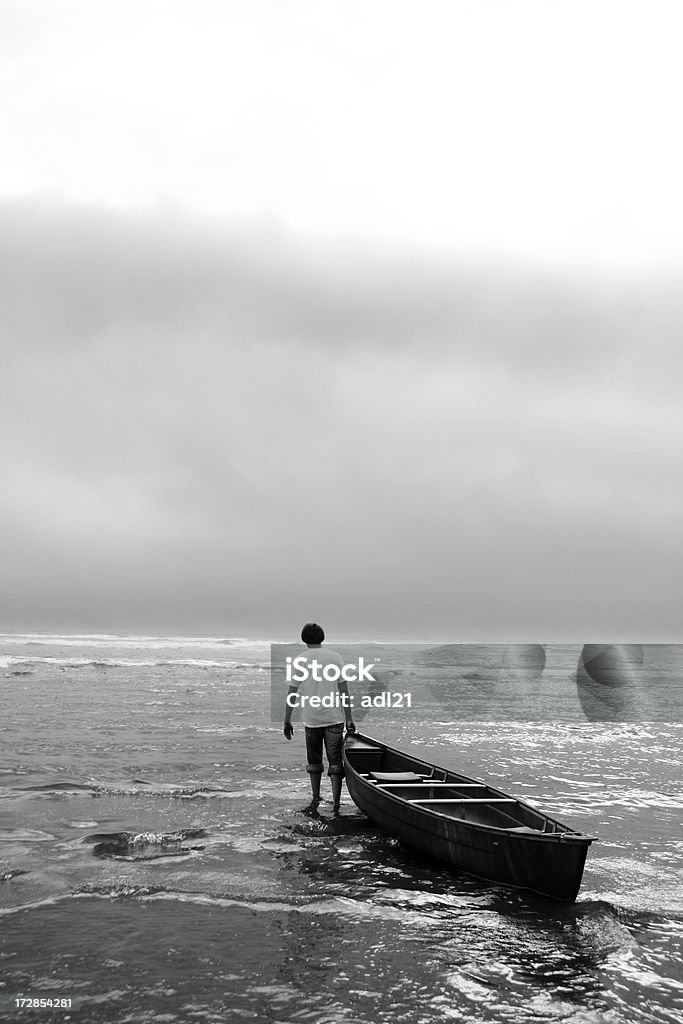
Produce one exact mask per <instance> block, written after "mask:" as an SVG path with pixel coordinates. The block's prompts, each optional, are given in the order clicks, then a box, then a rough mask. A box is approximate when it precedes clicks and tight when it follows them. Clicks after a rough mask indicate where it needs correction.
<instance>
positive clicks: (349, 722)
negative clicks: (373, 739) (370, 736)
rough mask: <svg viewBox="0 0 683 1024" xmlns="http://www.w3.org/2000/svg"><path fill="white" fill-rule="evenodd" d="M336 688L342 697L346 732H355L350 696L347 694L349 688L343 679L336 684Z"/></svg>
mask: <svg viewBox="0 0 683 1024" xmlns="http://www.w3.org/2000/svg"><path fill="white" fill-rule="evenodd" d="M337 688H338V690H339V692H340V693H341V695H342V705H343V707H344V716H345V718H346V731H347V732H355V731H356V727H355V725H354V724H353V708H352V707H351V695H350V694H349V687H348V684H347V682H346V680H345V679H340V680H339V682H338V683H337Z"/></svg>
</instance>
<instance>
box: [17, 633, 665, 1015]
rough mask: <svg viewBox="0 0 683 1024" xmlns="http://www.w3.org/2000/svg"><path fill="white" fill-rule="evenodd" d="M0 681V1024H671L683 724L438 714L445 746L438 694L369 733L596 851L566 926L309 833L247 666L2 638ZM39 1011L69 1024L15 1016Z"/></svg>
mask: <svg viewBox="0 0 683 1024" xmlns="http://www.w3.org/2000/svg"><path fill="white" fill-rule="evenodd" d="M553 657H556V658H557V659H559V660H556V661H555V662H554V664H555V665H556V666H558V665H560V666H561V668H559V669H557V668H556V670H557V671H558V672H560V673H561V672H565V669H566V667H567V666H568V665H570V664H572V663H573V664H575V662H576V650H571V651H569V650H567V651H565V652H564V653H563V652H559V654H556V655H553ZM0 658H1V660H0V685H1V686H2V707H3V714H2V717H1V718H0V1020H2V1021H29V1020H31V1021H32V1020H40V1021H45V1022H47V1021H63V1020H67V1019H68V1020H72V1021H83V1022H86V1021H88V1022H89V1021H92V1022H109V1021H112V1022H113V1021H116V1022H131V1024H132V1022H139V1021H150V1022H152V1021H158V1022H162V1021H164V1022H172V1021H178V1022H186V1021H207V1022H219V1021H268V1022H273V1024H278V1022H281V1024H285V1022H287V1024H290V1022H291V1024H295V1022H306V1021H311V1022H323V1024H325V1022H348V1024H356V1022H357V1024H374V1022H378V1021H387V1022H389V1021H391V1022H395V1021H405V1022H407V1024H413V1022H416V1024H421V1022H424V1024H428V1022H432V1021H482V1020H483V1021H496V1022H497V1021H501V1022H502V1021H510V1022H512V1021H514V1022H523V1021H574V1022H577V1024H579V1022H581V1024H583V1022H589V1021H605V1022H610V1024H612V1022H622V1021H623V1022H632V1021H643V1022H646V1021H667V1022H676V1021H678V1022H681V1021H683V966H682V965H683V828H682V827H681V822H682V818H683V778H682V774H683V773H682V772H681V762H682V761H683V756H682V755H683V750H682V747H683V743H682V741H683V726H681V725H680V724H678V723H672V724H668V723H667V722H664V721H652V722H648V721H629V722H625V723H622V722H619V721H609V722H600V721H588V720H584V721H582V720H580V719H577V720H575V721H557V722H515V721H510V720H508V721H502V722H500V721H499V722H497V723H495V724H486V723H481V722H473V721H465V720H463V719H462V717H461V716H459V715H458V707H457V701H453V700H452V699H450V698H449V700H445V701H443V705H442V706H443V712H444V713H443V716H442V718H441V719H440V720H437V718H438V716H437V715H435V713H434V712H435V707H436V709H437V710H438V707H439V704H438V701H439V699H440V697H439V686H442V685H443V672H442V673H441V675H440V676H439V679H440V680H441V681H440V682H438V683H433V684H432V689H431V691H430V690H429V686H428V683H425V687H426V689H425V693H427V692H429V693H430V695H431V696H430V705H429V714H424V715H422V714H421V712H420V708H419V706H418V707H414V708H412V709H411V710H410V713H407V714H406V713H403V714H402V715H400V716H398V717H397V718H396V719H395V720H393V721H390V720H389V719H388V718H387V717H386V716H385V717H383V716H382V713H381V712H380V711H378V712H372V713H370V714H368V715H367V717H366V719H365V720H364V721H363V723H362V725H363V729H364V731H365V732H367V733H369V734H370V735H377V736H378V737H380V738H383V739H386V740H387V741H389V742H391V743H393V744H394V745H396V746H402V747H405V748H406V749H411V750H415V751H416V752H419V753H420V755H421V756H424V757H426V758H427V759H431V760H434V761H436V762H438V763H441V764H444V765H446V766H451V767H453V768H455V769H457V770H460V771H462V772H464V773H466V774H468V775H472V776H475V777H482V778H486V779H488V780H490V781H491V782H493V784H494V785H497V786H498V787H499V788H502V789H504V790H507V791H509V792H511V793H513V794H515V795H519V796H521V797H523V798H525V799H527V800H528V801H529V802H531V803H533V804H535V805H537V806H539V807H540V808H541V809H543V810H545V811H547V812H548V813H550V814H552V815H553V816H555V817H557V818H559V819H560V820H561V821H563V822H566V823H567V824H569V825H572V826H574V827H576V828H579V829H581V830H584V831H586V832H589V833H590V834H592V835H597V836H598V837H599V840H600V841H599V842H597V843H595V844H594V845H593V846H592V847H591V850H590V852H589V856H588V861H587V864H586V870H585V873H584V881H583V886H582V889H581V892H580V894H579V899H578V901H577V903H576V904H575V905H572V906H565V905H560V904H554V903H551V902H549V901H545V900H542V899H539V898H537V897H533V896H530V895H525V894H522V893H515V892H511V891H507V890H505V889H502V888H500V887H496V886H493V885H490V884H487V883H483V882H479V881H476V880H474V879H471V878H467V877H465V876H457V875H453V874H451V873H449V872H448V871H446V870H445V869H444V868H443V867H442V866H440V865H439V864H437V863H434V862H430V861H427V860H426V859H425V858H422V857H420V856H418V855H416V854H414V853H411V852H410V851H408V850H406V849H405V848H403V847H402V846H401V845H400V844H399V843H398V842H396V841H395V840H394V839H393V838H392V837H390V836H387V835H385V834H383V833H381V832H379V831H378V830H377V829H376V828H375V826H373V825H372V823H370V822H369V821H367V819H365V818H364V816H363V815H362V814H361V813H360V812H359V811H358V810H357V809H356V808H355V807H354V805H353V804H352V803H351V801H350V799H349V797H348V794H347V793H346V792H345V793H344V797H343V803H342V814H341V815H340V817H339V818H336V819H335V818H333V817H332V816H331V814H330V805H329V803H327V804H325V803H324V804H323V805H321V813H320V816H319V817H317V818H310V817H307V816H306V815H304V814H303V813H302V812H301V808H302V807H303V806H304V805H305V804H306V802H307V799H308V795H309V791H308V780H307V776H306V773H305V771H304V763H305V757H304V742H303V735H302V729H301V728H299V727H295V729H296V731H295V736H294V739H293V741H292V742H291V743H287V742H286V741H285V740H284V738H283V736H282V731H281V726H280V725H279V724H278V723H276V722H273V721H271V709H270V673H269V648H268V646H267V644H265V643H257V642H248V641H239V640H230V639H229V638H214V639H206V638H204V639H201V640H199V639H196V638H191V637H185V638H154V637H147V638H139V637H138V638H136V637H47V636H43V637H40V636H36V635H32V636H12V637H10V636H5V637H2V638H0ZM563 659H564V660H563ZM657 664H658V665H659V667H658V669H657V672H656V673H655V671H654V669H653V670H652V671H653V678H654V675H657V673H659V674H658V675H657V678H660V677H661V664H660V663H657ZM647 665H648V662H647V660H646V661H645V663H644V671H645V674H646V677H647V671H648V669H647ZM441 669H443V665H441ZM459 671H462V674H463V675H465V674H466V673H465V671H464V670H462V666H460V668H459ZM471 671H472V672H475V671H476V673H478V675H477V678H478V679H480V680H483V681H484V682H487V681H488V682H489V683H490V684H491V685H492V684H493V682H495V681H496V680H498V682H500V674H499V667H498V668H496V670H495V671H496V672H497V673H498V675H496V677H495V679H493V676H491V678H489V677H488V676H487V668H486V664H485V661H484V660H483V659H482V658H481V657H480V658H479V660H478V663H477V666H476V668H473V669H472V670H471ZM491 671H492V672H493V669H492V670H491ZM675 671H676V669H675V666H674V668H673V669H671V668H670V670H669V674H668V675H667V680H668V682H667V685H669V684H670V681H671V678H673V677H675ZM672 673H673V675H672ZM565 676H567V678H570V677H569V676H568V675H567V673H566V672H565ZM429 678H430V676H429V671H428V667H427V668H426V669H425V673H424V676H423V681H424V680H428V679H429ZM435 688H436V689H435ZM435 701H436V705H435V703H434V702H435ZM323 786H324V787H327V780H324V782H323ZM325 792H326V793H327V792H329V790H328V789H326V791H325ZM41 996H42V997H44V998H52V999H55V998H58V999H63V1000H67V999H70V1000H71V1007H70V1008H52V1009H50V1008H49V1007H44V1008H41V1009H30V1008H27V1007H24V1008H18V1007H17V1006H16V1003H15V1000H16V999H22V998H30V997H41Z"/></svg>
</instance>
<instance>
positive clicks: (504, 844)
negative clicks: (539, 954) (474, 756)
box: [343, 733, 593, 902]
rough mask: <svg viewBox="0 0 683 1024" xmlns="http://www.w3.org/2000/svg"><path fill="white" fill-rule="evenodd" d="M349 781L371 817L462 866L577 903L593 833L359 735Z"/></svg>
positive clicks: (350, 751)
mask: <svg viewBox="0 0 683 1024" xmlns="http://www.w3.org/2000/svg"><path fill="white" fill-rule="evenodd" d="M343 757H344V770H345V775H346V785H347V787H348V790H349V794H350V796H351V798H352V800H353V801H354V803H355V804H356V805H357V806H358V807H359V808H360V810H361V811H363V812H364V813H365V814H366V815H367V816H368V818H370V819H371V821H373V822H375V824H376V825H379V826H380V828H382V829H384V830H385V831H386V832H389V833H391V834H392V835H394V836H396V837H397V838H398V839H400V840H402V841H403V842H404V843H406V844H407V845H409V846H411V847H413V849H415V850H418V851H420V852H422V853H426V854H428V855H429V856H430V857H434V858H436V859H438V860H441V861H444V862H445V863H446V864H447V865H448V866H449V867H451V868H453V869H454V870H456V871H462V872H464V873H466V874H468V875H474V876H475V877H477V878H481V879H484V880H486V881H489V882H496V883H498V884H501V885H505V886H510V887H512V888H515V889H527V890H530V891H531V892H534V893H537V894H539V895H540V896H546V897H550V898H551V899H554V900H566V901H569V902H573V901H574V900H575V899H576V896H577V893H578V891H579V888H580V886H581V876H582V874H583V868H584V864H585V862H586V855H587V853H588V847H589V846H590V844H591V843H592V842H593V838H592V837H591V836H587V835H584V834H583V833H582V832H577V831H576V830H575V829H571V828H568V827H567V826H566V825H563V824H562V823H561V822H559V821H555V819H554V818H549V817H548V816H547V815H545V814H542V813H541V812H540V811H537V810H536V809H535V808H533V807H531V806H530V805H529V804H527V803H524V801H522V800H518V799H516V798H515V797H511V796H508V795H507V794H506V793H502V792H501V791H500V790H498V789H494V788H493V786H489V785H487V784H486V783H484V782H479V781H477V780H476V779H470V778H468V777H467V776H466V775H458V774H457V772H453V771H450V770H449V769H447V768H440V767H439V766H438V765H435V764H431V763H430V762H428V761H421V760H420V759H419V758H417V757H413V756H412V755H409V754H405V753H403V752H402V751H400V750H396V749H394V748H393V747H389V746H387V744H385V743H381V742H379V741H378V740H374V739H372V738H371V737H370V736H363V735H360V734H359V733H356V734H355V735H352V736H347V737H346V742H345V744H344V753H343Z"/></svg>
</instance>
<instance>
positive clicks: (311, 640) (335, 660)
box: [283, 622, 356, 814]
mask: <svg viewBox="0 0 683 1024" xmlns="http://www.w3.org/2000/svg"><path fill="white" fill-rule="evenodd" d="M301 639H302V640H303V642H304V643H305V644H306V646H307V647H308V650H309V652H310V653H309V654H308V655H307V656H306V657H302V658H297V659H296V662H297V667H299V666H301V668H303V665H302V663H305V664H306V669H307V678H306V679H305V680H303V681H302V682H301V683H292V684H291V685H290V687H289V691H288V693H287V702H286V705H285V725H284V729H283V732H284V734H285V739H288V740H291V738H292V736H293V734H294V728H293V726H292V721H291V719H292V708H293V704H294V706H295V705H296V704H297V703H298V704H300V705H301V712H302V713H301V717H302V721H303V723H304V727H305V730H306V759H307V761H308V764H307V766H306V771H307V772H308V774H309V778H310V780H311V791H312V794H313V797H312V800H311V803H310V804H309V806H308V807H307V808H306V811H309V812H313V811H315V810H317V807H318V804H319V803H320V781H321V779H322V774H323V743H324V744H325V752H326V754H327V760H328V763H329V767H328V770H327V773H328V775H329V776H330V782H331V783H332V811H333V813H334V814H338V813H339V802H340V800H341V787H342V777H343V774H344V768H343V766H342V741H343V739H344V722H345V721H346V729H347V732H350V733H354V732H355V731H356V727H355V725H354V724H353V716H352V714H351V702H350V700H349V688H348V686H347V684H346V681H345V680H344V679H343V678H342V675H341V670H342V668H343V667H344V662H343V660H342V657H341V655H340V654H338V653H337V651H333V650H332V649H331V648H329V647H327V648H325V649H324V650H323V647H322V644H323V641H324V639H325V632H324V630H323V628H322V626H319V625H318V624H317V623H316V622H307V623H306V625H305V626H304V628H303V629H302V630H301ZM316 663H317V664H316ZM326 665H335V666H336V667H337V669H338V673H337V676H338V681H337V682H336V683H332V682H329V681H327V680H326V679H324V678H323V672H324V669H325V666H326ZM329 674H333V673H328V675H329ZM293 694H298V698H297V700H294V698H293V697H292V695H293ZM290 697H292V701H290ZM330 697H331V698H332V700H330ZM323 698H327V700H326V701H325V702H324V703H323ZM325 704H327V705H331V706H328V707H326V706H325Z"/></svg>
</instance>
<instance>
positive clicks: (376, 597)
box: [0, 201, 683, 642]
mask: <svg viewBox="0 0 683 1024" xmlns="http://www.w3.org/2000/svg"><path fill="white" fill-rule="evenodd" d="M0 272H1V273H2V279H3V282H4V284H5V288H6V297H7V301H6V302H5V303H3V312H2V324H1V330H2V336H3V338H4V339H5V342H4V346H5V353H6V358H5V364H6V367H7V371H6V373H5V375H4V378H3V386H2V420H3V422H2V437H3V439H4V441H3V461H4V470H3V478H4V484H5V486H4V488H3V491H4V497H3V500H2V506H1V508H0V530H1V531H2V536H3V549H4V551H3V560H4V564H5V572H6V580H7V586H6V587H5V588H4V593H3V609H2V611H3V617H4V620H5V622H6V623H7V625H8V626H9V627H21V628H33V627H40V628H51V627H54V628H76V627H78V628H85V627H88V628H91V627H92V628H98V629H107V628H110V629H114V628H129V629H135V628H139V629H150V628H154V629H190V628H191V629H193V630H195V631H200V632H201V631H204V630H205V631H207V632H210V631H211V630H214V629H216V628H219V629H220V630H222V631H224V632H225V631H230V630H233V631H240V630H241V631H247V632H250V633H252V634H261V635H264V634H267V633H268V631H271V630H280V631H282V630H283V629H289V628H290V625H291V623H292V622H294V623H297V622H298V620H299V618H301V617H304V618H311V617H312V618H318V619H321V620H325V621H326V622H327V623H329V624H331V625H330V631H331V632H332V631H333V630H334V631H336V632H337V633H339V632H343V631H346V632H347V633H348V634H354V635H355V634H356V633H357V632H359V631H363V632H364V633H365V634H367V633H373V632H378V631H379V632H384V633H385V634H386V635H393V636H404V637H411V636H412V637H415V636H417V635H422V636H425V635H430V636H436V635H439V636H443V637H449V638H457V639H463V640H465V639H476V638H485V639H488V640H492V641H493V640H497V639H500V640H506V639H531V640H536V639H539V638H540V639H542V640H547V639H560V638H562V637H567V638H570V639H572V640H577V638H578V640H580V641H581V642H583V641H586V640H589V639H595V640H597V641H600V640H605V639H611V640H619V639H629V638H630V639H635V640H638V641H644V640H647V639H672V637H674V636H675V635H677V630H678V628H679V624H678V621H677V619H676V612H675V609H676V597H675V595H676V594H677V592H678V589H679V585H678V579H679V578H680V570H681V565H680V562H681V556H680V554H679V553H678V552H679V545H678V537H677V535H678V523H679V522H680V518H681V512H682V511H683V508H682V506H683V487H682V485H681V483H680V474H679V473H677V472H676V466H677V462H678V458H679V452H680V450H681V442H682V441H683V437H682V434H683V414H682V413H681V410H680V404H679V400H678V394H677V388H676V374H677V373H678V372H679V371H680V362H681V356H680V355H679V346H678V338H679V337H680V329H681V323H682V321H683V310H681V305H680V300H679V299H678V297H677V295H676V292H675V290H674V288H673V285H672V283H671V282H667V281H665V280H663V279H651V280H649V281H648V280H645V279H638V280H634V279H628V278H624V279H623V280H621V281H616V280H614V279H612V280H609V281H607V280H603V281H596V280H590V281H588V280H582V279H581V278H580V277H575V278H570V277H563V278H558V277H556V276H555V277H553V276H551V275H546V276H543V275H540V274H539V273H538V272H534V273H532V272H531V271H526V272H525V271H524V269H523V268H521V267H520V266H519V265H515V266H502V265H498V266H488V267H487V266H485V265H481V264H480V265H474V264H466V265H464V264H462V263H453V262H449V261H446V260H443V259H442V260H439V259H437V258H427V257H426V256H425V255H424V254H422V255H417V254H415V253H414V252H413V253H411V252H397V251H395V250H393V251H387V250H384V251H383V250H380V249H370V248H369V247H368V246H364V245H362V244H361V243H360V242H359V243H352V242H350V241H348V240H347V241H346V242H344V243H343V244H342V243H339V244H333V243H331V242H330V243H322V242H320V243H314V242H312V241H310V240H304V239H300V238H298V237H296V236H293V235H292V234H290V233H288V232H286V231H285V230H284V229H281V228H278V227H277V226H274V225H272V224H270V225H269V224H265V223H260V224H249V223H246V222H243V223H238V224H234V225H225V224H222V225H219V224H216V223H212V222H208V221H202V220H197V219H193V218H191V217H189V216H187V215H184V214H182V213H181V212H179V211H177V210H169V209H160V210H158V211H157V212H156V213H154V214H148V215H144V216H143V215H133V214H130V213H126V214H124V213H122V212H120V211H118V212H117V211H109V212H106V211H103V210H101V209H96V208H91V209H85V208H77V207H68V206H59V205H56V204H50V203H48V202H47V201H44V202H41V203H38V202H31V203H29V202H26V203H22V204H13V205H6V206H5V208H4V209H2V210H1V211H0Z"/></svg>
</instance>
